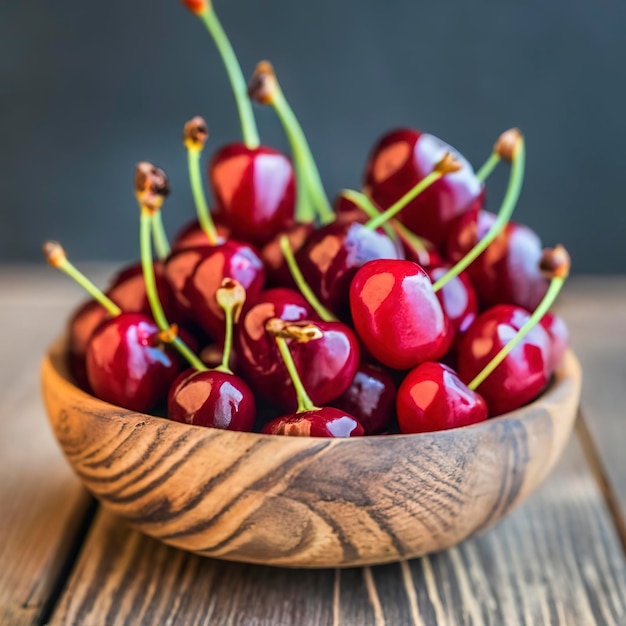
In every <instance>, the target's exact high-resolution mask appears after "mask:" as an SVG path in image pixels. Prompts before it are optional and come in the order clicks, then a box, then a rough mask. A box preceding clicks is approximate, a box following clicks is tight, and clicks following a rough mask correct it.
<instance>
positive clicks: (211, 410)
mask: <svg viewBox="0 0 626 626" xmlns="http://www.w3.org/2000/svg"><path fill="white" fill-rule="evenodd" d="M167 408H168V416H169V418H170V419H171V420H174V421H176V422H182V423H184V424H192V425H194V426H208V427H211V428H221V429H223V430H243V431H251V430H252V427H253V426H254V420H255V419H256V404H255V401H254V396H253V394H252V391H251V390H250V387H248V385H246V383H245V382H244V381H243V380H242V379H241V378H239V376H235V375H234V374H229V373H227V372H219V371H215V370H213V371H208V372H199V371H193V372H187V375H186V376H184V377H181V378H179V379H177V380H176V381H175V382H174V384H173V386H172V391H171V393H170V395H169V398H168V403H167Z"/></svg>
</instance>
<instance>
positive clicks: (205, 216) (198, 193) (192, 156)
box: [187, 148, 219, 245]
mask: <svg viewBox="0 0 626 626" xmlns="http://www.w3.org/2000/svg"><path fill="white" fill-rule="evenodd" d="M201 155H202V151H201V150H199V149H198V148H187V162H188V166H189V182H190V183H191V192H192V194H193V199H194V202H195V205H196V214H197V216H198V222H200V226H201V227H202V230H203V231H204V234H205V235H206V236H207V239H208V240H209V243H210V244H211V245H215V244H216V243H217V241H218V239H219V237H218V234H217V229H216V228H215V224H214V223H213V219H212V218H211V213H210V212H209V205H208V204H207V201H206V195H205V194H204V188H203V186H202V174H201V172H200V157H201Z"/></svg>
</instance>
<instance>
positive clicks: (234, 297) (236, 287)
mask: <svg viewBox="0 0 626 626" xmlns="http://www.w3.org/2000/svg"><path fill="white" fill-rule="evenodd" d="M215 299H216V300H217V303H218V304H219V306H220V308H221V309H222V311H224V319H225V321H226V330H225V333H224V349H223V352H222V363H221V364H220V365H218V366H217V367H216V368H215V371H218V372H226V373H227V374H232V373H233V371H232V370H231V369H230V356H231V354H232V350H233V326H234V322H235V321H237V320H238V319H239V315H240V313H241V309H242V308H243V305H244V303H245V301H246V290H245V289H244V288H243V287H242V285H241V284H240V283H239V282H237V281H236V280H234V279H232V278H225V279H224V280H223V281H222V285H221V287H220V288H219V289H218V290H217V292H216V294H215Z"/></svg>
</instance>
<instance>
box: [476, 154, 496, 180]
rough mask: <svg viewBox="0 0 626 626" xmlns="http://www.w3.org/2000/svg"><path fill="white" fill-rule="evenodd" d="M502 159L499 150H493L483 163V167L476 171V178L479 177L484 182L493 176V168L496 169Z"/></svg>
mask: <svg viewBox="0 0 626 626" xmlns="http://www.w3.org/2000/svg"><path fill="white" fill-rule="evenodd" d="M501 160H502V157H501V156H500V155H499V154H498V153H497V152H492V153H491V155H490V156H489V158H488V159H487V160H486V161H485V162H484V163H483V165H482V167H481V168H480V169H479V170H478V172H476V178H478V180H479V181H480V182H481V183H484V182H485V181H486V180H487V179H488V178H489V176H491V174H492V173H493V170H495V169H496V166H497V165H498V163H500V161H501Z"/></svg>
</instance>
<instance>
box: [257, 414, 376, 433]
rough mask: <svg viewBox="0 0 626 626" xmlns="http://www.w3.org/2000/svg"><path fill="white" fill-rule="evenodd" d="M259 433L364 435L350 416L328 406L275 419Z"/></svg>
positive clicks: (356, 421) (357, 423) (359, 425)
mask: <svg viewBox="0 0 626 626" xmlns="http://www.w3.org/2000/svg"><path fill="white" fill-rule="evenodd" d="M261 432H263V433H265V434H266V435H287V436H290V437H361V436H362V435H364V434H365V432H364V430H363V426H361V424H359V422H358V420H357V419H355V418H354V417H352V415H348V414H347V413H346V412H345V411H341V410H339V409H334V408H332V407H328V406H326V407H322V408H321V409H312V410H310V411H303V412H302V413H292V414H290V415H283V416H282V417H277V418H276V419H274V420H272V421H271V422H268V423H267V424H266V425H265V426H264V427H263V430H262V431H261Z"/></svg>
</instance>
